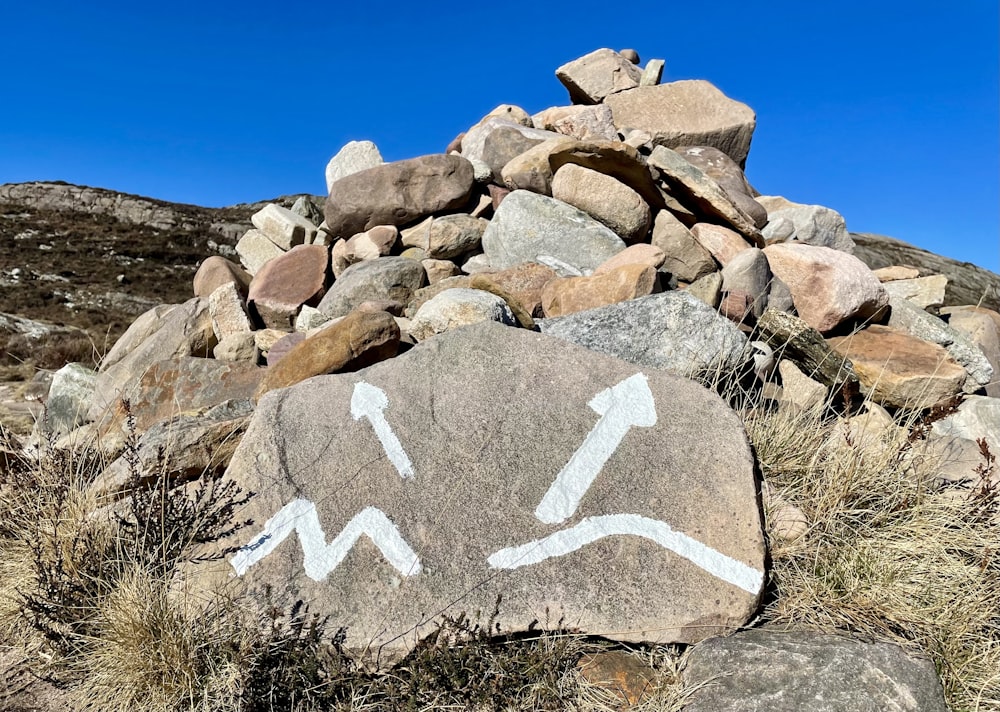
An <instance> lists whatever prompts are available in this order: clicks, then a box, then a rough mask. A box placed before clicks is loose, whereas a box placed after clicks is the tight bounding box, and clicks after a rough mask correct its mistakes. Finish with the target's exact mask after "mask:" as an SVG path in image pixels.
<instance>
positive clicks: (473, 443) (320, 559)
mask: <svg viewBox="0 0 1000 712" xmlns="http://www.w3.org/2000/svg"><path fill="white" fill-rule="evenodd" d="M310 423H311V424H317V423H322V424H323V426H322V427H310V426H307V425H306V424H310ZM227 474H228V476H229V477H230V478H232V479H233V480H235V481H236V482H237V483H238V484H239V485H240V486H241V487H243V488H244V490H247V491H254V492H257V493H258V494H257V495H255V496H254V497H253V498H252V499H251V501H250V502H249V504H247V505H246V506H245V507H244V508H241V510H240V511H238V512H236V513H235V515H234V516H235V517H236V518H237V519H240V520H243V519H246V518H249V519H251V520H252V521H253V524H252V525H251V526H250V527H249V528H246V529H244V530H242V531H240V532H238V533H237V534H236V535H234V536H232V537H230V538H228V539H227V540H225V541H223V542H220V543H219V545H221V546H239V547H242V548H240V549H239V551H237V552H236V553H235V554H234V555H232V556H229V557H227V559H226V560H225V561H221V562H218V563H217V564H213V566H215V567H216V572H215V574H212V573H211V568H210V567H209V566H199V567H197V569H196V570H195V572H196V573H197V575H198V576H199V582H200V583H202V584H204V583H206V582H208V581H209V580H210V579H211V578H212V577H213V575H216V576H221V577H225V578H230V577H231V576H232V574H233V573H235V574H236V575H237V577H238V581H239V583H240V584H241V585H245V586H247V587H249V588H251V589H257V590H260V589H261V588H262V587H263V586H272V587H273V591H274V597H275V598H274V599H272V604H274V605H279V606H280V605H288V604H291V603H292V602H294V601H295V600H298V599H302V600H304V601H307V602H308V603H309V605H310V607H311V611H313V612H315V613H318V614H319V615H321V616H326V615H329V616H330V617H331V620H336V621H337V622H338V625H344V626H347V629H348V636H349V637H348V645H349V646H352V647H363V648H365V649H367V650H369V651H378V650H381V652H382V654H395V653H400V652H403V651H405V650H408V649H409V648H411V647H412V646H413V645H414V644H415V643H416V642H417V641H418V640H419V639H420V638H421V637H422V636H423V635H425V634H426V633H429V632H431V631H432V630H434V629H435V626H434V623H435V621H437V620H438V616H440V615H442V614H452V615H454V614H457V613H459V612H460V611H468V612H470V613H474V612H475V611H492V610H493V609H494V606H495V605H496V604H497V601H498V599H499V600H500V605H499V614H498V616H497V618H496V623H497V624H498V626H499V628H500V629H501V630H503V631H519V630H527V629H529V628H530V627H534V626H539V625H540V626H542V627H551V626H555V625H556V624H557V623H558V621H559V620H563V621H566V622H568V623H569V624H570V625H572V626H574V627H579V628H580V629H583V630H586V631H587V632H588V633H593V634H597V635H606V636H609V637H612V638H616V639H620V640H630V641H640V640H645V641H658V642H669V641H682V642H693V641H697V640H701V639H703V638H705V637H707V636H709V635H715V634H717V633H719V632H720V631H732V630H735V629H736V628H737V627H739V626H740V625H742V624H744V623H745V622H746V621H747V620H749V618H750V616H751V615H752V614H753V612H754V610H755V609H756V606H757V600H758V596H759V594H760V592H761V589H762V585H763V576H764V572H763V566H764V541H763V536H762V532H761V522H760V515H759V510H758V501H757V495H756V485H755V481H754V473H753V457H752V455H751V452H750V449H749V446H748V444H747V441H746V438H745V435H744V434H743V430H742V428H741V427H740V423H739V419H738V418H737V416H736V415H735V414H734V413H733V412H732V411H731V410H730V409H729V408H728V407H727V406H726V405H725V404H724V403H723V401H722V400H721V399H719V398H718V397H717V396H715V395H714V394H712V393H710V392H709V391H707V390H705V389H704V388H702V387H701V386H698V385H697V384H694V383H691V382H689V381H685V380H683V379H679V378H676V377H674V376H671V375H669V374H666V373H663V372H661V371H658V370H655V369H646V370H643V369H640V368H638V367H636V366H633V365H630V364H626V363H624V362H622V361H620V360H617V359H609V358H607V357H605V356H602V355H599V354H596V353H593V352H591V351H588V350H586V349H581V348H579V347H576V346H574V345H572V344H567V343H565V342H563V341H561V340H558V339H553V338H551V337H547V336H545V335H542V334H533V333H530V332H527V331H524V330H520V329H512V328H510V327H505V326H499V325H497V324H493V323H484V324H477V325H473V326H469V327H465V328H462V329H457V330H455V331H450V332H447V333H444V334H441V335H439V336H437V337H435V338H433V339H431V340H429V341H427V342H424V343H422V344H419V345H418V346H416V347H415V348H413V349H412V350H410V351H409V352H407V353H406V354H404V355H402V356H400V357H399V358H397V359H394V360H392V361H387V362H384V363H381V364H378V365H376V366H373V367H371V368H368V369H365V370H364V371H360V372H358V373H355V374H344V375H333V376H323V377H320V378H316V379H312V380H310V381H309V382H308V383H304V384H301V385H300V386H295V387H292V388H288V389H282V390H278V391H273V392H272V393H270V394H268V395H267V396H265V397H264V398H263V399H262V400H261V401H260V403H259V405H258V409H257V411H256V413H255V414H254V417H253V421H252V422H251V425H250V427H249V428H248V431H247V433H246V435H245V436H244V438H243V442H242V444H241V446H240V448H239V450H238V451H237V452H236V454H235V455H234V457H233V460H232V463H231V465H230V467H229V470H228V473H227ZM546 612H547V613H546Z"/></svg>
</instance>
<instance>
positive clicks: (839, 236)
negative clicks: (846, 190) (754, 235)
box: [757, 196, 854, 254]
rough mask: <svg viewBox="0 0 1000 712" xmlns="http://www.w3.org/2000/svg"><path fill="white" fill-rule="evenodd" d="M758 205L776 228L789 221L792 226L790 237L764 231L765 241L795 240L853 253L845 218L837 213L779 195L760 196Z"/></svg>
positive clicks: (852, 243)
mask: <svg viewBox="0 0 1000 712" xmlns="http://www.w3.org/2000/svg"><path fill="white" fill-rule="evenodd" d="M757 202H758V203H759V204H760V205H763V206H764V208H766V209H767V217H768V219H769V220H770V221H771V222H772V223H774V224H775V225H777V224H778V223H779V222H780V221H783V220H784V221H788V222H789V223H791V225H792V231H791V233H789V234H784V233H781V234H779V233H777V232H776V230H775V228H773V227H770V226H768V227H765V228H764V229H763V231H762V232H763V234H764V239H765V240H767V241H768V242H771V241H772V240H775V241H781V242H786V241H790V240H795V241H796V242H804V243H806V244H807V245H818V246H820V247H830V248H833V249H834V250H840V251H841V252H847V253H848V254H852V253H853V252H854V240H852V239H851V234H850V233H849V232H848V231H847V223H846V222H845V221H844V216H843V215H841V214H840V213H838V212H837V211H836V210H831V209H830V208H826V207H823V206H822V205H803V204H801V203H793V202H792V201H790V200H786V199H785V198H782V197H778V196H761V197H759V198H757Z"/></svg>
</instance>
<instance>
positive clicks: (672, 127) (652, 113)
mask: <svg viewBox="0 0 1000 712" xmlns="http://www.w3.org/2000/svg"><path fill="white" fill-rule="evenodd" d="M604 103H605V104H607V105H608V106H610V107H611V113H612V115H613V116H614V121H615V126H616V127H617V128H618V130H619V131H622V132H624V131H626V130H627V129H640V130H642V131H645V132H646V133H648V134H649V135H650V137H651V138H652V141H653V143H654V144H656V145H657V146H666V147H667V148H677V147H678V146H712V147H713V148H717V149H719V150H720V151H722V152H723V153H725V154H727V155H728V156H729V157H730V158H732V159H733V160H734V161H736V163H738V164H739V165H741V166H743V165H745V163H746V159H747V154H748V153H749V152H750V139H751V138H753V131H754V129H755V128H756V126H757V117H756V115H755V114H754V112H753V109H751V108H750V107H749V106H747V105H746V104H743V103H741V102H738V101H734V100H733V99H730V98H729V97H727V96H726V95H725V94H723V93H722V92H721V91H719V90H718V89H717V88H716V87H715V86H714V85H713V84H711V83H710V82H706V81H704V80H701V79H693V80H685V81H680V82H670V83H668V84H660V85H659V86H651V87H638V88H636V89H629V90H628V91H623V92H619V93H617V94H612V95H611V96H608V97H607V98H606V99H605V100H604Z"/></svg>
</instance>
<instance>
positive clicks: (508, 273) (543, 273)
mask: <svg viewBox="0 0 1000 712" xmlns="http://www.w3.org/2000/svg"><path fill="white" fill-rule="evenodd" d="M557 277H558V275H557V274H556V271H555V270H554V269H552V268H551V267H547V266H546V265H543V264H539V263H538V262H522V263H521V264H519V265H515V266H513V267H510V268H508V269H505V270H501V271H499V272H491V273H489V274H477V275H475V276H474V277H472V280H471V282H470V283H469V286H471V287H472V288H473V289H482V290H484V291H486V292H492V293H493V294H496V295H497V296H498V297H501V298H503V300H504V301H506V302H507V304H509V305H510V307H511V309H513V310H514V315H515V316H517V317H518V321H521V325H522V326H525V327H527V324H526V323H525V322H524V321H523V317H522V315H521V314H519V312H524V313H525V314H526V315H527V316H528V317H530V318H539V317H541V316H543V314H544V313H543V311H542V290H543V289H545V285H546V284H548V283H549V282H551V281H552V280H553V279H556V278H557ZM529 328H530V327H529Z"/></svg>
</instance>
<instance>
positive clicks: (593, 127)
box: [532, 104, 618, 141]
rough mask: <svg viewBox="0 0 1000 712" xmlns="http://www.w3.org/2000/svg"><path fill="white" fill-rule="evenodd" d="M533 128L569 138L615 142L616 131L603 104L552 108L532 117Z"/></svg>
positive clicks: (609, 110)
mask: <svg viewBox="0 0 1000 712" xmlns="http://www.w3.org/2000/svg"><path fill="white" fill-rule="evenodd" d="M532 118H533V120H534V123H535V126H536V127H537V128H540V129H545V130H547V131H555V132H557V133H561V134H565V135H566V136H570V137H571V138H576V139H580V140H581V141H589V140H592V139H597V140H605V141H617V140H618V131H617V130H616V129H615V123H614V121H613V120H612V118H611V109H610V108H609V107H608V106H606V105H605V104H597V105H595V106H581V105H576V106H553V107H550V108H548V109H545V111H542V112H539V113H538V114H535V115H534V116H533V117H532Z"/></svg>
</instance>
